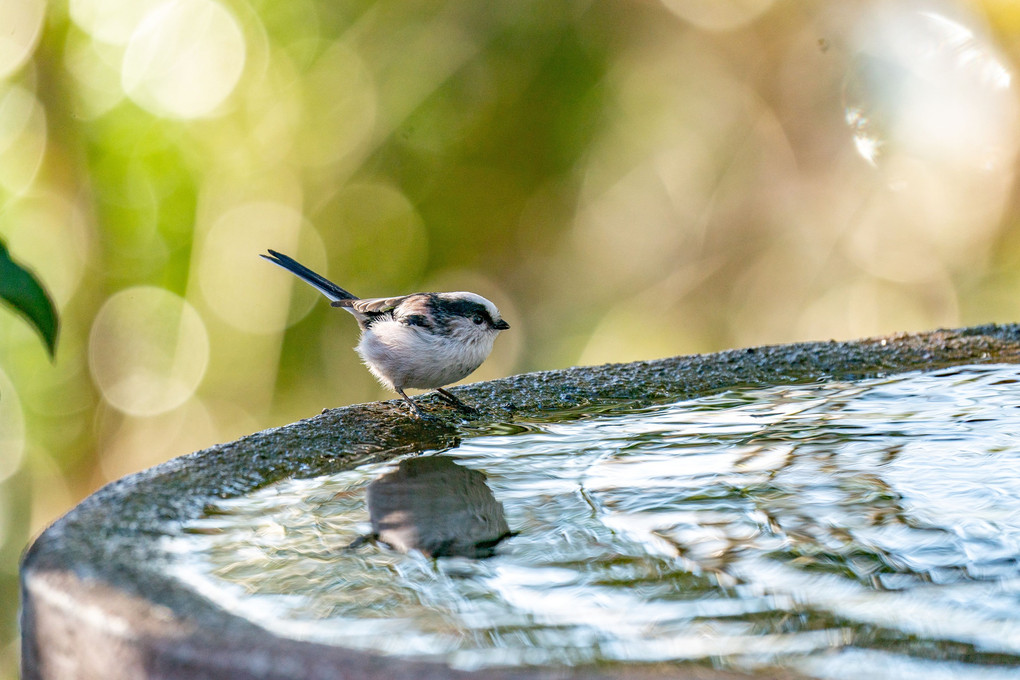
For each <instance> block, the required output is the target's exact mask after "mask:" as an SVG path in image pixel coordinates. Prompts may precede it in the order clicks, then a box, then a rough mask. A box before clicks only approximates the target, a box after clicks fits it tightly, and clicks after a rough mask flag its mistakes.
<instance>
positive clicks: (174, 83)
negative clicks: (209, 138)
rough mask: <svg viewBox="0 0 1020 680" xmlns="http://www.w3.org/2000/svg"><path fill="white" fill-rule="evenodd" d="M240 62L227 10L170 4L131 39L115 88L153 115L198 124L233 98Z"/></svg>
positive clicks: (208, 3) (181, 0)
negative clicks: (192, 119)
mask: <svg viewBox="0 0 1020 680" xmlns="http://www.w3.org/2000/svg"><path fill="white" fill-rule="evenodd" d="M244 61H245V41H244V34H243V33H242V32H241V27H240V25H239V24H238V22H237V19H236V18H234V16H233V15H232V14H231V13H230V12H229V11H228V10H227V9H225V8H224V7H223V6H222V5H220V4H218V3H216V2H214V1H213V0H170V2H166V3H163V4H162V5H159V6H158V7H156V8H154V9H153V10H152V11H150V12H149V13H148V14H147V15H146V16H145V18H144V19H143V20H142V21H141V22H140V23H139V24H138V27H137V28H136V29H135V31H134V33H133V34H132V36H131V40H130V42H129V43H128V46H127V50H126V51H125V52H124V63H123V66H122V71H121V83H122V85H123V87H124V91H125V92H126V93H127V95H128V96H129V97H130V98H131V99H132V100H133V101H134V102H135V103H137V104H138V105H139V106H141V107H143V108H145V109H146V110H148V111H150V112H152V113H154V114H157V115H162V116H170V117H175V118H200V117H203V116H208V115H210V114H212V113H213V112H214V111H215V110H216V108H217V107H218V106H219V105H220V104H222V103H223V101H224V100H225V99H226V98H227V97H228V96H229V95H230V93H231V92H233V90H234V87H235V86H236V85H237V82H238V80H239V79H240V77H241V71H242V69H243V68H244Z"/></svg>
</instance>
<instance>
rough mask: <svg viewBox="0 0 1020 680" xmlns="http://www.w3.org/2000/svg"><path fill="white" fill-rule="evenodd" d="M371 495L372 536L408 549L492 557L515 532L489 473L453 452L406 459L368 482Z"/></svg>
mask: <svg viewBox="0 0 1020 680" xmlns="http://www.w3.org/2000/svg"><path fill="white" fill-rule="evenodd" d="M367 495H368V514H369V518H370V519H371V521H372V534H373V535H372V537H371V538H378V539H379V540H380V541H382V542H383V543H386V544H387V545H389V546H392V547H393V548H395V549H397V550H400V551H403V552H408V551H410V550H420V551H422V552H423V553H425V554H426V555H429V556H430V557H443V556H453V555H460V556H463V557H491V556H492V555H493V554H494V553H495V549H496V545H497V544H498V543H499V542H500V541H502V540H503V539H504V538H507V537H508V536H511V535H512V532H511V531H510V527H509V526H508V525H507V523H506V518H505V517H504V516H503V504H502V503H500V502H499V501H497V500H496V498H495V497H494V496H493V495H492V491H490V490H489V487H488V486H486V484H485V475H484V474H482V473H481V472H479V471H478V470H471V469H469V468H466V467H463V466H461V465H458V464H457V463H455V462H454V459H453V458H451V457H449V456H425V457H421V458H407V459H405V460H402V461H400V464H399V465H398V466H397V469H396V470H393V471H392V472H389V473H387V474H385V475H382V476H381V477H379V478H378V479H376V480H375V481H373V482H372V483H371V484H369V486H368V494H367ZM357 543H358V542H357V541H356V542H355V544H352V547H356V544H357Z"/></svg>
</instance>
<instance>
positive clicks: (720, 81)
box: [0, 0, 1020, 677]
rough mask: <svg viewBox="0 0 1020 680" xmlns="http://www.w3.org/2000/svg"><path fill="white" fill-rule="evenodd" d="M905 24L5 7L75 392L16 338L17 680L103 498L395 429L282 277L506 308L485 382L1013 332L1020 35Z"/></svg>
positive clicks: (434, 11) (2, 226)
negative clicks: (35, 545)
mask: <svg viewBox="0 0 1020 680" xmlns="http://www.w3.org/2000/svg"><path fill="white" fill-rule="evenodd" d="M880 5H881V4H880ZM897 7H899V6H898V5H897V4H896V3H888V4H887V5H882V6H879V5H874V4H873V3H864V2H860V3H858V2H847V3H838V4H833V3H825V2H820V1H808V2H800V3H778V2H772V1H770V0H760V1H759V2H742V3H728V2H717V3H716V2H710V3H706V2H701V1H699V0H661V2H654V1H640V2H639V1H625V0H614V1H608V2H590V1H589V0H521V1H519V2H513V3H478V2H468V1H466V0H453V1H448V2H442V3H439V2H427V1H425V0H414V1H407V0H401V1H399V2H397V1H395V0H382V1H379V2H368V1H365V0H332V1H330V2H326V1H324V0H288V1H287V2H277V1H274V0H169V1H168V0H123V1H117V0H67V1H66V2H62V1H56V2H46V1H45V0H19V2H14V3H0V26H5V27H10V28H9V29H8V30H6V31H5V33H4V35H3V36H0V238H2V239H4V241H5V242H6V243H7V244H8V246H9V247H10V251H11V253H12V254H13V256H14V257H15V258H16V259H17V261H18V262H21V263H24V265H25V266H27V267H28V268H30V269H31V270H32V271H34V272H36V273H37V275H38V277H39V278H40V279H41V280H42V281H43V282H44V283H45V285H46V287H47V289H48V290H49V291H50V292H51V294H52V298H53V301H54V303H55V305H56V307H57V309H58V310H59V313H60V316H61V345H60V351H59V352H58V353H57V356H56V361H55V363H53V364H51V363H50V362H49V360H48V357H47V355H46V353H45V351H44V349H43V347H41V346H40V344H39V343H38V340H37V338H36V337H35V336H34V335H33V331H32V330H31V328H30V327H29V326H26V325H25V324H24V323H23V322H22V321H21V320H20V319H17V318H16V317H14V315H0V395H3V396H2V399H0V597H3V598H4V600H3V601H4V603H5V604H9V605H10V606H5V607H3V608H2V609H0V611H2V612H3V617H2V620H0V641H2V642H3V643H4V644H3V646H2V647H0V677H3V676H5V675H6V676H13V674H14V672H15V671H14V668H15V666H16V659H17V642H16V640H15V610H16V607H15V603H16V593H17V559H18V555H19V554H20V553H21V551H22V550H23V549H24V547H25V545H26V544H27V543H28V542H29V540H30V539H31V537H32V536H34V535H37V534H38V532H39V531H41V530H42V529H43V528H44V527H45V526H46V525H47V524H48V523H49V522H51V521H52V520H53V519H55V518H56V517H58V516H59V515H60V514H61V513H63V512H65V511H66V510H67V509H68V508H70V507H71V506H73V505H74V504H75V503H76V502H78V501H79V500H80V499H81V498H83V497H84V496H85V495H87V494H88V493H89V492H91V491H92V490H94V489H95V488H97V487H98V486H100V485H102V484H104V483H106V482H108V481H110V480H112V479H116V478H118V477H120V476H122V475H124V474H128V473H130V472H133V471H136V470H139V469H143V468H145V467H148V466H151V465H153V464H156V463H159V462H161V461H164V460H167V459H168V458H171V457H173V456H176V455H180V454H184V453H187V452H189V451H193V450H196V449H199V448H202V447H205V446H209V445H212V444H214V443H217V442H221V441H226V440H230V439H233V438H236V437H238V436H241V435H243V434H247V433H249V432H252V431H256V430H259V429H263V428H267V427H271V426H276V425H281V424H283V423H287V422H291V421H293V420H296V419H299V418H303V417H308V416H310V415H313V414H315V413H317V412H319V411H320V410H321V409H322V408H324V407H332V406H339V405H343V404H347V403H352V402H358V401H365V400H374V399H379V398H383V397H388V396H392V395H387V394H386V393H385V392H384V391H383V390H382V389H381V388H380V387H379V386H378V385H376V384H375V383H374V381H373V380H372V378H371V376H369V375H368V373H367V371H365V370H364V368H363V367H362V366H360V365H359V363H358V359H357V357H356V355H355V354H354V352H353V351H352V349H351V348H352V347H353V345H354V344H355V343H356V340H357V329H356V328H355V325H354V324H353V323H351V322H350V319H349V318H347V317H346V316H345V315H343V314H340V313H338V312H336V310H332V309H330V308H329V307H328V305H326V304H325V303H324V302H323V301H322V300H321V299H320V298H317V297H316V296H315V294H314V293H313V292H312V291H311V290H308V289H307V287H304V286H301V285H300V284H295V282H294V281H292V277H288V276H287V275H286V273H285V272H282V271H279V270H277V269H276V268H273V267H271V266H269V265H267V264H265V263H264V262H263V261H261V260H260V259H259V258H258V257H257V255H258V253H259V252H262V251H264V250H265V249H266V248H275V249H278V250H281V251H283V252H286V253H288V254H291V255H293V256H295V257H297V258H298V259H300V260H302V261H304V262H306V263H307V264H308V265H309V266H311V267H312V268H315V269H319V270H322V271H324V272H325V273H327V274H328V275H329V276H330V277H331V278H333V279H334V280H336V281H337V282H338V283H339V284H341V285H342V286H344V287H346V288H349V289H350V290H352V291H354V292H355V293H357V294H360V295H365V296H376V295H391V294H396V293H402V292H412V291H414V290H428V289H447V290H474V291H476V292H478V293H480V294H482V295H485V296H486V297H489V298H490V299H492V300H494V301H495V302H496V303H497V305H498V306H499V307H500V308H501V310H502V311H503V313H504V316H505V317H506V318H507V319H508V320H509V321H510V323H511V325H512V327H513V330H512V331H511V332H509V333H506V334H504V335H503V336H502V337H501V338H500V340H499V342H498V343H497V347H496V350H495V352H494V354H493V356H492V357H491V359H490V361H489V362H487V363H486V364H485V366H483V367H482V369H480V370H479V371H478V372H477V373H476V374H475V375H474V376H472V378H471V379H472V380H476V379H486V378H492V377H497V376H502V375H507V374H510V373H514V372H519V371H524V370H533V369H547V368H558V367H564V366H569V365H571V364H575V363H598V362H604V361H628V360H635V359H643V358H653V357H656V356H665V355H672V354H681V353H689V352H699V351H710V350H717V349H723V348H727V347H734V346H744V345H750V344H758V343H766V342H769V343H771V342H785V341H794V340H809V339H825V338H829V337H839V338H847V337H856V336H862V335H869V334H878V333H887V332H894V331H905V330H915V329H924V328H930V327H933V326H953V325H961V324H967V323H977V322H988V321H1007V320H1016V318H1017V317H1018V316H1020V314H1018V312H1020V310H1018V306H1020V298H1018V297H1017V295H1016V290H1017V287H1018V285H1020V267H1018V266H1017V263H1018V262H1020V229H1018V228H1017V227H1018V219H1017V215H1018V212H1017V202H1018V198H1017V196H1018V194H1017V192H1015V190H1014V167H1015V159H1016V152H1017V138H1018V135H1017V125H1016V121H1017V120H1018V119H1020V117H1018V116H1017V115H1016V113H1017V95H1016V92H1015V88H1014V87H1013V85H1012V80H1011V78H1010V75H1011V74H1012V73H1013V72H1014V71H1015V64H1016V59H1017V54H1018V46H1020V11H1018V10H1016V9H1015V8H1014V6H1013V3H1005V2H1000V1H998V0H987V1H986V2H981V3H967V4H961V5H959V6H956V5H952V4H951V3H939V4H935V3H932V4H931V5H930V6H928V5H927V4H926V3H924V2H921V3H917V4H916V5H915V4H911V5H910V6H909V7H906V6H903V7H901V8H899V9H897ZM897 12H898V13H897ZM932 16H937V17H940V18H942V19H945V21H944V22H942V23H941V24H937V25H936V24H932V23H931V17H932ZM925 17H927V18H925ZM945 25H948V26H951V27H954V28H959V29H960V30H957V31H956V32H955V33H953V34H952V36H951V37H952V39H951V40H950V39H946V36H944V35H941V36H940V35H939V34H938V33H937V31H938V30H940V29H939V26H943V28H944V26H945ZM933 31H934V32H933ZM918 39H920V40H921V41H922V42H924V41H927V42H924V45H926V46H927V47H926V48H925V49H914V50H912V51H911V50H902V51H900V52H897V51H896V47H895V46H896V45H910V41H912V40H918ZM954 40H955V42H954ZM933 46H934V47H933ZM943 48H945V50H944V51H943ZM911 55H914V56H911ZM916 55H928V61H924V62H910V61H909V60H910V59H916V58H917V56H916ZM963 55H966V56H967V58H968V59H969V60H970V61H967V62H964V61H961V59H962V57H963ZM865 61H866V63H867V64H868V69H867V70H863V69H861V68H860V64H861V63H864V62H865ZM875 64H877V65H878V67H877V68H875V67H874V65H875ZM975 64H977V65H978V66H977V67H975V66H974V65H975ZM1003 74H1005V78H1003V77H1002V76H1003ZM932 82H935V83H936V84H938V85H939V86H940V88H941V90H944V91H945V93H946V94H947V95H948V97H949V100H948V103H947V101H945V100H940V99H938V96H940V92H933V93H929V94H931V97H930V98H929V100H925V99H924V98H918V97H914V98H912V99H911V98H909V97H906V96H905V93H908V92H909V93H912V94H915V95H916V94H918V93H921V94H924V93H926V92H928V90H926V89H925V88H926V87H927V84H930V83H932ZM961 102H971V103H973V106H970V107H968V106H955V104H954V103H961ZM947 111H948V112H951V113H952V115H951V116H950V115H945V114H946V112H947ZM878 114H881V115H878ZM848 123H849V124H848ZM867 150H870V152H868V153H865V152H866V151H867ZM8 317H11V318H8Z"/></svg>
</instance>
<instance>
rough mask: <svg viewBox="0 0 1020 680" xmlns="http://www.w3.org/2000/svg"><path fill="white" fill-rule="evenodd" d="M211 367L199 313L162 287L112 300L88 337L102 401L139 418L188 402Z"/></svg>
mask: <svg viewBox="0 0 1020 680" xmlns="http://www.w3.org/2000/svg"><path fill="white" fill-rule="evenodd" d="M208 362H209V335H208V332H207V331H206V327H205V323H204V322H203V321H202V318H201V317H200V316H199V314H198V312H196V311H195V309H194V308H193V307H192V306H191V305H190V304H188V302H187V301H186V300H184V299H183V298H181V297H180V296H178V295H175V294H174V293H172V292H170V291H168V290H165V289H163V288H157V287H155V286H136V287H134V288H128V289H126V290H122V291H120V292H119V293H116V294H114V295H113V296H111V297H110V298H109V299H108V300H107V301H106V302H105V303H104V304H103V306H102V308H101V309H100V310H99V313H98V314H97V315H96V318H95V320H94V321H93V323H92V331H91V334H90V335H89V368H90V369H91V371H92V377H93V379H94V380H95V382H96V385H97V386H98V387H99V390H100V391H101V392H102V394H103V397H104V398H105V399H106V401H107V402H109V403H110V405H112V406H113V407H114V408H116V409H118V410H119V411H123V412H124V413H127V414H130V415H134V416H152V415H156V414H159V413H164V412H166V411H169V410H171V409H173V408H176V407H178V406H180V405H181V404H183V403H184V402H185V401H186V400H187V399H189V398H190V397H191V396H192V395H193V394H194V393H195V390H196V389H197V387H198V385H199V383H200V382H201V381H202V376H203V375H204V374H205V369H206V366H207V364H208Z"/></svg>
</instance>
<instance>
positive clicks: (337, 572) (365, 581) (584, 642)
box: [168, 365, 1020, 678]
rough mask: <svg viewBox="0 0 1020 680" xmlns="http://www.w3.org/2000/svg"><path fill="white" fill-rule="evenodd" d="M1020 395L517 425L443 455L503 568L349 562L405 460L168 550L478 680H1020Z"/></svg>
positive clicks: (957, 378)
mask: <svg viewBox="0 0 1020 680" xmlns="http://www.w3.org/2000/svg"><path fill="white" fill-rule="evenodd" d="M1018 383H1020V368H1018V367H1017V366H1012V365H1004V366H975V367H965V368H957V369H949V370H944V371H939V372H936V373H927V374H924V373H915V374H908V375H903V376H896V377H890V378H882V379H874V380H867V381H862V382H856V383H834V382H829V383H818V384H812V385H796V386H780V387H773V388H746V389H740V390H732V391H728V392H724V393H721V394H717V395H713V396H710V397H705V398H701V399H696V400H691V401H685V402H680V403H677V404H672V405H668V406H664V407H656V408H651V409H648V408H645V409H640V410H639V411H635V412H633V413H614V414H613V415H601V416H598V417H592V418H589V419H577V417H576V414H571V416H570V419H569V420H566V421H562V422H558V421H556V420H555V419H549V420H547V421H546V422H542V423H531V424H528V425H527V426H513V427H511V426H506V427H501V428H498V429H496V430H494V431H493V433H491V434H486V435H482V436H478V437H475V438H472V439H468V440H466V441H465V442H464V443H463V444H462V445H461V446H460V447H459V448H458V449H456V450H454V451H452V452H446V453H443V454H438V455H444V456H449V457H450V458H451V461H450V462H451V463H453V465H452V466H451V465H446V466H444V469H446V468H449V467H453V468H456V467H463V468H467V469H470V470H476V471H479V472H481V473H483V474H484V478H483V479H484V480H485V485H487V487H488V489H489V490H491V496H492V497H494V499H495V500H493V499H492V498H491V497H489V494H488V492H485V491H483V492H482V493H483V495H485V496H486V498H485V499H482V500H479V501H478V503H479V505H478V507H479V508H485V509H486V512H490V513H491V512H495V513H497V514H498V515H499V519H500V521H502V514H503V513H505V517H506V522H508V523H509V526H510V528H511V530H513V531H514V532H515V534H514V535H513V536H512V537H510V538H509V539H505V540H503V541H502V543H499V544H498V545H497V546H496V555H495V556H494V557H492V558H489V559H468V558H464V557H449V558H442V559H430V558H428V557H427V556H426V555H424V554H422V552H420V551H419V550H414V549H411V550H410V552H407V553H406V554H405V553H400V552H397V551H395V550H393V549H391V548H389V547H387V546H386V545H384V544H379V543H376V544H373V545H366V546H362V547H360V548H358V549H349V548H348V546H349V545H350V544H351V543H352V542H355V541H356V540H357V539H358V537H359V536H362V535H365V534H370V533H372V532H373V531H378V527H377V526H375V524H373V523H372V522H370V521H369V514H368V511H367V509H366V506H365V490H366V488H367V487H368V486H369V485H370V484H372V483H373V480H377V479H381V478H383V477H382V476H385V475H389V476H388V477H385V479H388V480H390V483H392V482H393V480H394V479H396V477H394V476H393V474H394V471H395V470H396V469H397V467H398V465H399V462H396V463H394V462H390V463H386V464H374V465H368V466H363V467H361V468H358V469H355V470H351V471H347V472H344V473H341V474H337V475H333V476H329V477H317V478H313V479H293V480H288V481H286V482H282V483H280V484H277V485H274V486H273V487H271V488H268V489H263V490H260V491H257V492H255V493H252V494H250V495H248V496H245V497H241V498H236V499H231V500H226V501H223V502H220V503H218V504H217V505H216V507H214V508H210V511H209V512H208V513H207V515H206V516H205V517H203V518H202V519H200V520H197V521H195V522H193V523H192V524H190V525H189V526H188V527H187V528H186V531H185V533H184V534H183V535H182V536H181V537H180V538H178V539H175V540H174V541H172V542H171V543H170V544H169V545H168V547H169V548H171V550H172V551H173V554H174V556H175V557H174V563H173V565H171V569H172V572H173V573H174V574H176V575H177V576H178V577H179V578H181V579H182V580H185V581H187V582H188V583H190V584H191V585H192V586H193V587H194V588H195V589H196V590H198V591H199V592H202V593H204V594H206V596H207V597H209V598H210V599H212V600H214V601H215V602H216V603H218V604H219V605H220V606H223V607H225V608H226V609H228V610H230V611H233V612H236V613H238V614H240V615H242V616H245V617H248V618H249V619H251V620H253V621H255V622H257V623H259V624H260V625H262V626H264V627H266V628H269V629H270V630H273V631H274V632H276V633H278V634H280V635H286V636H290V637H298V638H303V639H309V640H316V641H321V642H333V643H337V644H344V645H346V646H356V647H362V648H366V649H374V650H379V651H382V652H385V653H391V654H404V655H417V656H422V655H424V656H432V657H439V658H443V659H445V660H446V661H447V662H448V663H450V664H452V665H454V666H455V667H460V668H478V667H485V666H493V665H529V664H577V663H590V662H644V661H648V662H653V661H656V662H657V661H666V660H689V661H697V662H703V663H712V664H718V663H724V664H726V665H731V666H734V667H739V668H747V669H753V668H755V667H759V666H761V665H762V664H782V665H787V666H790V667H794V668H796V669H797V670H799V671H800V672H802V673H805V674H808V675H812V676H816V677H825V678H845V677H861V676H863V675H865V674H868V675H871V676H873V677H875V678H883V677H889V678H894V677H895V678H901V677H915V676H916V677H941V676H945V677H954V678H999V677H1006V675H1008V674H1010V673H1015V672H1017V671H1018V670H1020V441H1018V439H1017V433H1018V432H1020V408H1018V406H1020V396H1018V394H1017V385H1018ZM401 469H402V470H403V468H401ZM401 474H404V475H406V474H407V470H403V472H402V473H401ZM470 474H471V475H475V473H470ZM471 479H472V480H474V481H475V482H477V480H478V478H477V476H476V477H471ZM457 484H461V485H462V486H463V482H451V486H450V488H449V489H447V490H439V491H438V492H437V495H442V494H444V493H458V491H457V490H456V489H457V486H456V485H457ZM475 487H477V484H475ZM472 488H474V487H472ZM471 493H475V494H477V493H478V489H477V488H475V489H474V491H472V492H471ZM457 507H458V508H461V506H459V505H458V506H457ZM480 511H481V510H479V512H480ZM500 511H502V512H500ZM415 512H418V510H415ZM430 522H431V523H437V522H439V523H441V518H427V521H425V522H424V523H419V524H420V525H421V526H426V527H427V526H429V525H430ZM383 537H384V538H385V534H383ZM480 554H481V553H480ZM851 668H852V669H853V671H852V672H850V671H848V670H847V669H851Z"/></svg>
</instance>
